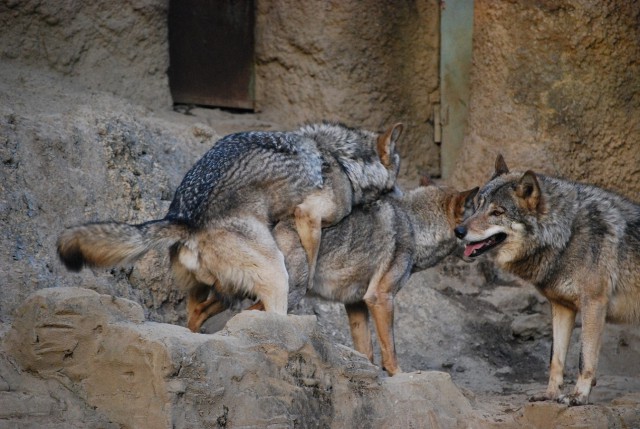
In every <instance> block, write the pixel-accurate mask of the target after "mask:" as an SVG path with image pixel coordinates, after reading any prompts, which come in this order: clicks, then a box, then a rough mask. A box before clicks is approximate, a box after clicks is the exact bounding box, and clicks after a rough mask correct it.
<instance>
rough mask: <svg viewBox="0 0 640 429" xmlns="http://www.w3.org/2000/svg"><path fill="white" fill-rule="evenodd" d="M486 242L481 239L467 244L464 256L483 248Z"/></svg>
mask: <svg viewBox="0 0 640 429" xmlns="http://www.w3.org/2000/svg"><path fill="white" fill-rule="evenodd" d="M485 244H486V243H485V242H484V241H480V242H478V243H470V244H467V245H466V246H465V248H464V256H467V257H469V256H471V254H472V253H473V252H474V251H476V250H477V249H480V248H482V247H483V246H484V245H485Z"/></svg>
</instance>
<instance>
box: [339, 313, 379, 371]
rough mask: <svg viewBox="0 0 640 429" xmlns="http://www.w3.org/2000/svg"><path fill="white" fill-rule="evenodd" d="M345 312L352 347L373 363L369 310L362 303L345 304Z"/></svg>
mask: <svg viewBox="0 0 640 429" xmlns="http://www.w3.org/2000/svg"><path fill="white" fill-rule="evenodd" d="M344 308H345V310H346V311H347V316H348V317H349V328H350V329H351V338H352V339H353V347H354V348H355V349H356V350H357V351H359V352H360V353H362V354H363V355H365V356H366V357H367V359H369V361H370V362H371V363H373V344H372V342H371V330H370V329H369V309H368V308H367V305H366V304H365V303H364V301H360V302H356V303H353V304H345V305H344Z"/></svg>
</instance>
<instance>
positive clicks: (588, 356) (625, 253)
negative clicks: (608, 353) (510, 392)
mask: <svg viewBox="0 0 640 429" xmlns="http://www.w3.org/2000/svg"><path fill="white" fill-rule="evenodd" d="M456 235H457V236H458V237H459V238H461V239H464V240H465V241H466V242H467V243H468V244H467V246H466V248H465V252H464V254H465V256H467V257H471V258H473V257H476V256H478V255H481V254H483V253H485V252H489V251H491V252H493V254H494V255H495V260H496V262H497V264H498V265H499V266H500V267H501V268H502V269H504V270H506V271H508V272H511V273H513V274H516V275H518V276H520V277H521V278H523V279H525V280H527V281H529V282H531V283H533V285H534V286H535V287H536V288H537V289H538V290H539V291H540V292H541V293H542V294H543V295H544V296H545V297H546V298H547V299H548V300H549V303H550V304H551V313H552V326H553V348H552V355H551V362H550V374H549V384H548V387H547V389H546V391H545V392H544V393H543V394H540V395H536V396H534V397H533V398H531V400H557V401H559V402H561V403H565V404H568V405H581V404H587V403H588V400H589V393H590V391H591V387H592V385H595V382H596V368H597V366H598V355H599V351H600V346H601V343H602V333H603V329H604V324H605V320H606V321H610V322H614V323H637V322H639V321H640V206H639V205H638V204H635V203H633V202H631V201H629V200H627V199H625V198H623V197H622V196H620V195H617V194H615V193H612V192H609V191H605V190H603V189H600V188H598V187H595V186H592V185H587V184H580V183H574V182H570V181H567V180H562V179H558V178H554V177H548V176H544V175H542V174H536V173H534V172H533V171H526V172H524V173H522V172H520V173H518V172H510V171H509V169H508V168H507V165H506V164H505V162H504V159H503V158H502V156H498V158H497V160H496V165H495V173H494V175H493V177H492V178H491V180H490V181H489V182H488V183H487V184H486V185H485V186H484V187H483V188H482V189H481V190H480V192H478V195H477V196H476V200H475V212H474V214H472V215H471V216H470V217H469V218H468V219H466V220H465V221H464V222H462V223H461V224H460V225H459V226H458V227H457V228H456ZM578 311H580V313H581V318H582V334H581V346H582V347H581V354H580V374H579V377H578V380H577V383H576V386H575V389H574V390H573V393H571V394H566V395H565V394H562V391H561V388H562V384H563V372H564V364H565V358H566V356H567V349H568V347H569V340H570V338H571V332H572V330H573V326H574V323H575V318H576V313H577V312H578Z"/></svg>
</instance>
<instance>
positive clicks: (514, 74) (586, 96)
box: [453, 0, 640, 200]
mask: <svg viewBox="0 0 640 429" xmlns="http://www.w3.org/2000/svg"><path fill="white" fill-rule="evenodd" d="M474 20H475V28H474V54H473V55H474V66H473V69H472V81H471V102H470V116H469V128H468V133H467V137H466V140H465V145H464V147H463V150H462V154H461V158H460V160H459V162H458V167H457V170H456V172H455V173H454V180H453V182H454V183H456V184H459V185H464V186H470V185H475V184H480V183H483V182H484V181H486V180H487V179H488V178H489V176H490V174H491V172H492V171H493V162H494V159H495V154H496V153H497V152H502V153H503V154H504V155H505V158H506V161H507V164H508V165H509V166H510V168H512V169H515V168H519V169H521V168H533V169H535V170H539V171H541V172H546V173H551V174H557V175H561V176H564V177H568V178H570V179H574V180H579V181H586V182H591V183H595V184H597V185H600V186H604V187H607V188H610V189H613V190H616V191H619V192H622V193H623V194H625V195H627V196H629V197H631V198H634V199H636V200H638V192H639V191H640V146H639V143H638V142H639V141H640V61H638V60H639V59H640V43H639V41H640V3H639V2H629V1H626V0H603V1H597V2H593V1H584V0H565V1H528V0H519V1H512V0H510V1H506V0H504V1H493V0H478V1H476V8H475V16H474Z"/></svg>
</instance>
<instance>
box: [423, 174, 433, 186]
mask: <svg viewBox="0 0 640 429" xmlns="http://www.w3.org/2000/svg"><path fill="white" fill-rule="evenodd" d="M429 185H433V180H431V177H429V175H428V174H426V173H425V174H422V175H421V176H420V186H429Z"/></svg>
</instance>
